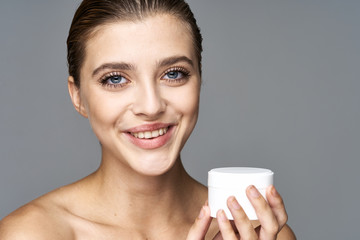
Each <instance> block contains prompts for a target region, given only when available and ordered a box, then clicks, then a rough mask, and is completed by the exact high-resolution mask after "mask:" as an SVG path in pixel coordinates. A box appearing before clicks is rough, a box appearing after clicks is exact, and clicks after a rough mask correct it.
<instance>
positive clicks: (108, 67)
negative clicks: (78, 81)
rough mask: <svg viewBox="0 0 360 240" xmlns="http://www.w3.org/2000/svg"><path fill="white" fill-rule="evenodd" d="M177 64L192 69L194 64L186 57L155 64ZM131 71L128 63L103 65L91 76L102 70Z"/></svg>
mask: <svg viewBox="0 0 360 240" xmlns="http://www.w3.org/2000/svg"><path fill="white" fill-rule="evenodd" d="M178 62H186V63H188V64H190V65H191V66H192V67H194V62H193V61H192V60H191V59H190V58H188V57H186V56H173V57H168V58H164V59H162V60H160V61H158V62H157V66H158V67H165V66H169V65H173V64H176V63H178ZM133 69H135V67H134V65H132V64H130V63H125V62H119V63H117V62H113V63H104V64H102V65H100V66H99V67H97V68H96V69H95V70H94V71H93V72H92V76H93V77H94V76H96V75H97V74H98V73H99V72H101V71H103V70H133Z"/></svg>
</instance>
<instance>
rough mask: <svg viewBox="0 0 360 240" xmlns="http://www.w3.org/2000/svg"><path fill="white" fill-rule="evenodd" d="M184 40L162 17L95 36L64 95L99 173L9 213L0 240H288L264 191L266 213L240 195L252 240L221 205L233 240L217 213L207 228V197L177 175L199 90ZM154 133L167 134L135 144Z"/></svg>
mask: <svg viewBox="0 0 360 240" xmlns="http://www.w3.org/2000/svg"><path fill="white" fill-rule="evenodd" d="M188 31H189V30H188V29H187V28H186V26H185V25H184V24H183V23H182V22H181V21H179V20H178V19H177V18H175V17H172V16H169V15H155V16H152V17H148V18H146V19H144V20H143V21H137V22H115V23H110V24H107V25H103V26H100V27H98V28H97V29H96V31H95V32H94V34H93V35H92V37H91V38H90V40H88V42H87V44H86V56H85V60H84V63H83V65H82V68H81V71H80V79H81V81H80V82H81V86H80V88H77V87H76V86H75V84H74V80H73V78H72V77H69V81H68V85H69V93H70V96H71V99H72V101H73V104H74V107H75V109H76V110H77V111H78V112H79V113H80V114H81V115H83V116H84V117H86V118H88V119H89V122H90V124H91V127H92V129H93V131H94V133H95V135H96V136H97V138H98V139H99V141H100V143H101V149H102V159H101V164H100V167H99V169H98V170H97V171H96V172H94V173H93V174H91V175H89V176H88V177H86V178H84V179H82V180H80V181H78V182H76V183H73V184H71V185H68V186H65V187H62V188H59V189H57V190H55V191H53V192H50V193H48V194H46V195H44V196H42V197H40V198H38V199H36V200H34V201H33V202H31V203H29V204H27V205H25V206H24V207H22V208H20V209H19V210H17V211H15V212H14V213H13V214H11V215H10V216H9V217H7V218H6V219H4V220H3V221H2V222H1V224H0V239H6V240H12V239H40V240H41V239H186V238H187V239H189V240H191V239H204V237H205V235H206V239H212V238H213V237H214V236H215V235H216V234H217V233H218V231H219V229H220V231H221V234H222V237H223V238H224V239H233V238H234V236H235V234H236V232H239V233H240V234H241V236H242V238H243V239H257V234H258V233H259V234H260V235H259V236H260V237H261V239H275V238H276V235H277V233H278V232H279V231H280V230H281V229H283V230H282V233H280V235H279V236H285V237H278V239H292V238H289V236H290V235H289V234H290V233H291V232H290V230H289V229H288V227H287V226H286V225H285V222H286V219H287V215H286V212H285V208H284V205H283V203H282V200H281V197H280V195H279V194H277V193H276V191H275V192H274V188H273V187H271V188H269V190H268V192H269V193H268V200H269V203H267V202H266V201H265V200H264V199H263V198H262V197H251V196H253V194H252V195H251V194H250V189H249V198H250V200H251V201H252V203H253V204H254V207H255V209H256V210H257V212H258V213H259V219H260V223H261V225H262V227H260V228H258V233H256V231H255V230H254V227H253V224H254V222H250V221H249V220H248V219H247V218H246V216H245V215H244V213H243V211H242V210H241V208H237V207H233V206H236V200H234V199H232V198H230V199H229V206H230V209H231V210H232V213H233V215H234V216H235V224H236V227H237V230H236V231H234V230H233V228H232V227H231V224H230V222H229V221H227V220H226V219H224V218H223V217H222V213H221V212H219V213H218V218H217V220H212V219H211V218H210V213H209V208H208V206H206V204H205V205H204V203H205V202H206V199H207V189H206V187H204V186H203V185H201V184H199V183H198V182H196V181H195V180H194V179H192V178H191V177H190V176H189V175H188V174H187V173H186V171H185V170H184V168H183V166H182V163H181V160H180V155H179V154H180V151H181V149H182V147H183V146H184V144H185V142H186V140H187V139H188V137H189V136H190V133H191V132H192V130H193V128H194V126H195V124H196V120H197V115H198V106H199V92H200V83H201V81H200V74H199V72H200V71H199V66H198V63H197V62H198V60H197V59H196V55H195V52H194V49H193V43H192V39H191V34H190V33H189V32H188ZM101 66H102V67H101ZM99 67H100V68H99ZM97 69H98V70H97ZM95 70H97V71H95ZM94 71H95V72H94ZM109 84H110V85H109ZM159 129H166V130H167V132H166V134H164V133H162V134H163V135H161V136H160V134H161V133H159V132H158V134H159V136H158V137H155V138H153V139H148V140H145V139H138V138H139V137H140V135H141V134H146V132H149V131H155V132H156V131H157V130H159ZM133 135H136V136H137V137H134V136H133ZM155 135H156V133H155ZM199 212H200V214H199ZM195 219H196V220H195ZM222 219H223V220H222ZM194 220H195V223H194ZM211 222H213V224H210V223H211ZM284 225H285V227H283V226H284ZM269 229H270V230H269ZM220 237H221V235H220V234H218V235H217V237H216V239H219V238H220ZM246 237H248V238H246Z"/></svg>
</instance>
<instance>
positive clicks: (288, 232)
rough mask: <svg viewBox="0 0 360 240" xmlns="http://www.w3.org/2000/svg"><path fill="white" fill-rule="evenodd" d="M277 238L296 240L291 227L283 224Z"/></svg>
mask: <svg viewBox="0 0 360 240" xmlns="http://www.w3.org/2000/svg"><path fill="white" fill-rule="evenodd" d="M277 240H296V236H295V234H294V232H293V231H292V229H291V228H290V227H289V226H288V225H285V226H284V227H283V228H282V229H281V231H280V232H279V234H278V236H277Z"/></svg>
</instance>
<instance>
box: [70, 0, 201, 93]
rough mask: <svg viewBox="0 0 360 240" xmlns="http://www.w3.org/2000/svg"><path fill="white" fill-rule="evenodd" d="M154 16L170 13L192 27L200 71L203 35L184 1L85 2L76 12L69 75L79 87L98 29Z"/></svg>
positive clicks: (117, 0) (90, 0) (114, 0)
mask: <svg viewBox="0 0 360 240" xmlns="http://www.w3.org/2000/svg"><path fill="white" fill-rule="evenodd" d="M155 14H170V15H173V16H175V17H177V18H178V19H179V20H182V21H183V22H184V23H185V25H186V26H187V27H188V28H189V30H190V32H191V34H192V39H193V44H194V49H195V54H196V57H197V60H198V64H199V69H200V72H201V52H202V36H201V33H200V29H199V27H198V25H197V23H196V19H195V18H194V15H193V13H192V11H191V9H190V7H189V5H188V4H187V3H186V2H185V1H184V0H83V1H82V2H81V4H80V6H79V8H78V9H77V11H76V12H75V15H74V18H73V21H72V23H71V27H70V30H69V36H68V38H67V61H68V67H69V74H70V76H72V77H73V78H74V82H75V85H76V86H77V87H78V88H79V87H80V69H81V67H82V64H83V61H84V59H85V53H86V51H85V50H86V49H85V47H86V42H87V40H88V39H89V38H90V37H91V34H92V33H93V32H94V30H95V29H96V27H98V26H101V25H104V24H108V23H112V22H116V21H139V20H143V19H145V18H146V17H149V16H152V15H155Z"/></svg>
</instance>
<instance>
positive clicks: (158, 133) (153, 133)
mask: <svg viewBox="0 0 360 240" xmlns="http://www.w3.org/2000/svg"><path fill="white" fill-rule="evenodd" d="M167 130H168V128H167V127H166V128H160V129H158V130H154V131H151V132H150V131H147V132H136V133H131V135H133V136H134V137H136V138H141V139H142V138H146V139H149V138H156V137H158V136H162V135H164V134H165V133H166V132H167Z"/></svg>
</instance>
